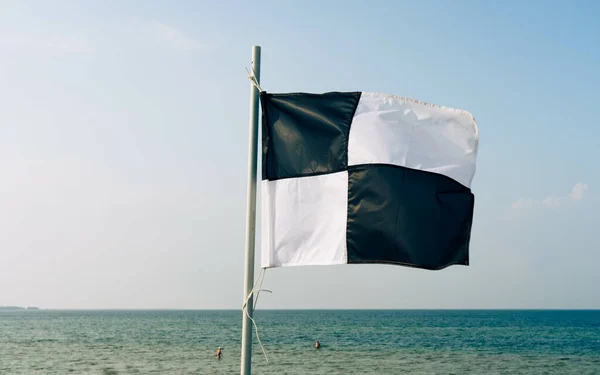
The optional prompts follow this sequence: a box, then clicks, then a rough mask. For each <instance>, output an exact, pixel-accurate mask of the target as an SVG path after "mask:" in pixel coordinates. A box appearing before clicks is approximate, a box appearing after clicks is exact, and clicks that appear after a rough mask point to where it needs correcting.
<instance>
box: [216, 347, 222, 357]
mask: <svg viewBox="0 0 600 375" xmlns="http://www.w3.org/2000/svg"><path fill="white" fill-rule="evenodd" d="M221 354H222V351H221V347H220V346H219V348H218V349H217V359H221Z"/></svg>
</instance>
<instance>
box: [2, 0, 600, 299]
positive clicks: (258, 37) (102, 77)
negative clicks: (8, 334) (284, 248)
mask: <svg viewBox="0 0 600 375" xmlns="http://www.w3.org/2000/svg"><path fill="white" fill-rule="evenodd" d="M598 4H599V3H597V2H592V1H589V2H587V1H576V2H570V3H567V2H551V1H540V2H527V4H524V3H522V2H517V1H503V2H491V1H452V2H451V1H441V0H440V1H418V2H415V1H377V2H370V1H361V2H359V1H323V2H320V1H310V2H309V1H303V2H291V1H287V2H283V1H279V2H277V1H264V2H233V1H212V2H208V1H204V2H192V1H190V2H183V1H181V2H167V1H165V2H155V1H154V2H150V1H148V2H143V3H140V2H133V1H111V2H106V1H88V2H75V1H57V2H52V3H50V2H42V1H38V2H34V1H6V0H5V1H2V2H1V3H0V175H1V176H2V179H1V183H0V305H2V304H18V305H28V304H32V305H38V306H42V307H47V308H240V307H241V303H242V288H243V283H242V278H243V261H244V254H243V253H244V213H245V191H246V186H245V184H246V163H247V137H248V133H247V123H248V91H249V88H248V80H247V78H246V72H245V70H244V68H245V67H246V66H249V64H250V52H251V46H252V45H254V44H258V45H261V46H262V49H263V54H262V62H263V64H262V82H261V84H262V86H263V88H264V89H265V90H267V91H271V92H289V91H307V92H325V91H333V90H335V91H345V90H353V91H354V90H362V91H378V92H385V93H389V94H396V95H402V96H406V97H411V98H414V99H418V100H423V101H427V102H432V103H436V104H439V105H444V106H451V107H458V108H462V109H466V110H468V111H470V112H471V113H473V115H474V116H475V118H476V120H477V122H478V124H479V129H480V136H481V139H480V148H479V157H478V167H477V168H478V169H477V173H476V175H475V179H474V182H473V191H474V194H475V196H476V208H475V218H474V226H473V234H472V242H471V266H469V267H451V268H449V269H446V270H444V271H438V272H431V271H423V270H415V269H409V268H403V267H395V266H383V265H360V266H331V267H301V268H294V269H292V268H290V269H276V270H269V271H267V274H266V279H265V284H264V287H266V288H268V289H271V290H272V291H273V294H265V295H261V297H260V302H259V306H258V307H259V308H600V289H599V288H598V285H600V273H598V272H597V267H598V264H599V263H600V253H599V252H598V251H599V249H600V240H599V236H598V234H597V223H599V222H600V214H599V213H598V211H599V210H598V209H599V208H600V205H599V203H600V199H599V195H598V193H597V192H598V186H600V172H599V171H600V168H599V167H598V163H599V162H600V141H599V139H600V130H598V129H599V125H600V123H599V120H598V116H597V112H598V104H597V102H598V99H599V95H598V88H599V87H600V69H599V67H600V47H599V46H600V24H599V23H598V14H600V5H598ZM258 256H259V255H258V254H257V260H258ZM257 264H258V262H257Z"/></svg>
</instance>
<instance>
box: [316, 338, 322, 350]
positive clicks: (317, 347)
mask: <svg viewBox="0 0 600 375" xmlns="http://www.w3.org/2000/svg"><path fill="white" fill-rule="evenodd" d="M320 346H321V343H319V340H317V342H315V349H319V347H320Z"/></svg>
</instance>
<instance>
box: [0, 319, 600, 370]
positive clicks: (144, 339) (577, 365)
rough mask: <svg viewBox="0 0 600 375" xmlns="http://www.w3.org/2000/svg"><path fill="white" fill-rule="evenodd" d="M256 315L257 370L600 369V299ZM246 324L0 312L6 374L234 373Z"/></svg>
mask: <svg viewBox="0 0 600 375" xmlns="http://www.w3.org/2000/svg"><path fill="white" fill-rule="evenodd" d="M255 317H256V322H257V324H258V328H259V335H260V338H261V341H262V342H263V344H264V345H265V349H266V351H267V356H268V359H269V363H267V361H266V360H265V357H264V356H263V354H262V351H261V350H260V347H259V345H258V343H257V341H256V336H255V338H254V346H253V367H252V373H253V374H328V375H331V374H486V375H491V374H600V311H448V310H446V311H444V310H442V311H437V310H421V311H404V310H402V311H348V310H346V311H332V310H326V311H322V310H318V311H302V310H301V311H264V310H258V311H256V315H255ZM240 335H241V312H239V311H50V310H41V311H16V312H15V311H13V312H0V374H3V375H4V374H104V375H108V374H178V375H179V374H238V373H239V368H240V343H241V336H240ZM316 339H318V340H320V342H321V344H322V347H321V349H319V350H316V349H314V347H313V345H314V342H315V340H316ZM218 346H221V347H222V348H223V357H222V359H221V360H217V359H216V357H215V351H216V349H217V347H218Z"/></svg>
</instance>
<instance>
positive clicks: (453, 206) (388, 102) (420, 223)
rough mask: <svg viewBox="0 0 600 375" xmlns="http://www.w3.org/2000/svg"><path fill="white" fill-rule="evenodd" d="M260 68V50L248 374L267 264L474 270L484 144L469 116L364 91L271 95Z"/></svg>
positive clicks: (248, 270)
mask: <svg viewBox="0 0 600 375" xmlns="http://www.w3.org/2000/svg"><path fill="white" fill-rule="evenodd" d="M260 62H261V48H260V46H253V47H252V68H251V71H252V72H250V71H249V70H248V78H249V79H250V116H249V117H250V118H249V120H250V121H249V124H248V125H249V137H248V184H247V190H246V194H247V202H246V236H245V244H246V246H245V247H246V252H245V262H244V263H245V271H244V302H243V305H242V311H243V318H242V351H241V358H240V359H241V368H240V369H241V371H240V374H241V375H250V373H251V367H252V338H251V334H252V327H253V325H254V327H255V328H256V329H257V330H258V328H257V327H256V322H255V321H254V319H253V313H254V295H255V294H256V295H257V298H258V293H260V291H262V290H263V289H261V286H262V280H263V277H264V274H265V270H266V269H268V268H277V267H292V266H320V265H321V266H327V265H336V264H366V263H373V264H377V263H379V264H394V265H400V266H407V267H415V268H421V269H427V270H440V269H444V268H446V267H449V266H452V265H468V264H469V242H470V237H471V224H472V222H473V208H474V202H475V197H474V195H473V193H472V192H471V182H472V180H473V177H474V175H475V164H476V163H475V162H476V158H477V147H478V144H479V133H478V130H477V124H476V122H475V119H474V118H473V116H472V115H471V114H470V113H469V112H467V111H464V110H460V109H452V108H447V107H441V106H437V105H433V104H428V103H423V102H419V101H416V100H411V99H407V98H404V97H400V96H394V95H387V94H379V93H369V92H362V91H356V92H328V93H323V94H314V93H304V92H296V93H271V92H267V91H265V90H263V89H262V88H261V87H260V65H261V64H260ZM259 106H260V107H262V119H261V121H260V122H262V145H261V146H262V147H261V148H259V139H258V137H259V135H258V130H259V115H258V113H259ZM259 157H262V171H261V172H260V176H259V171H258V170H257V164H258V163H257V159H258V158H259ZM259 184H260V186H261V195H262V196H261V216H260V221H261V225H260V228H261V229H260V230H261V240H260V244H261V260H260V263H261V277H259V279H260V283H259V284H258V285H257V286H256V285H254V266H255V265H254V262H255V257H254V256H255V254H254V253H255V234H256V231H257V227H256V219H257V217H256V197H257V187H258V186H259ZM264 291H267V292H270V291H268V290H264ZM257 340H258V343H259V344H260V346H261V348H262V349H263V353H264V354H265V359H266V360H267V362H268V359H267V356H266V353H265V351H264V348H263V346H262V343H261V341H260V339H259V338H258V332H257Z"/></svg>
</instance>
